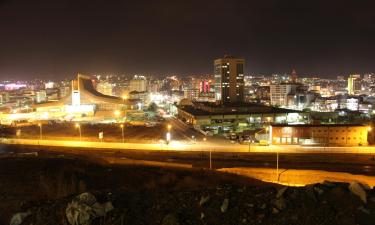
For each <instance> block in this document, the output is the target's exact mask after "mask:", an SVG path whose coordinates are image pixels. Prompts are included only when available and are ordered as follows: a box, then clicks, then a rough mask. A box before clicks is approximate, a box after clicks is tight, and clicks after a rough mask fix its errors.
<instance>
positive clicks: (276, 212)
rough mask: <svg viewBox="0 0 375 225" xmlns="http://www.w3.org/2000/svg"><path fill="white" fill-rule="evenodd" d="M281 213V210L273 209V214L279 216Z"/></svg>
mask: <svg viewBox="0 0 375 225" xmlns="http://www.w3.org/2000/svg"><path fill="white" fill-rule="evenodd" d="M279 212H280V210H278V209H277V208H272V213H273V214H278V213H279Z"/></svg>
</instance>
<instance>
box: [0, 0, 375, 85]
mask: <svg viewBox="0 0 375 225" xmlns="http://www.w3.org/2000/svg"><path fill="white" fill-rule="evenodd" d="M374 9H375V1H373V0H372V1H370V0H369V1H366V0H352V1H345V0H324V1H320V0H293V1H291V0H254V1H253V0H247V1H246V0H244V1H234V0H225V1H222V0H211V1H209V0H199V1H195V0H184V1H180V0H171V1H167V0H164V1H159V0H149V1H143V0H133V1H126V0H123V1H110V0H106V1H104V0H103V1H97V0H91V1H80V0H71V1H63V0H59V1H54V0H8V1H1V0H0V77H1V78H35V77H39V78H62V77H72V76H73V74H74V73H76V72H83V73H124V74H134V73H148V74H149V73H152V74H170V73H177V74H201V73H212V70H213V65H212V61H213V59H215V58H218V57H221V56H223V55H224V54H225V53H227V54H231V55H237V56H242V57H244V58H245V59H246V60H247V71H246V72H247V73H251V74H253V73H263V74H270V73H284V72H290V71H291V69H292V68H296V70H297V72H299V74H300V75H315V74H322V75H326V74H328V75H332V76H333V75H339V74H343V75H346V74H349V73H354V72H358V73H364V72H375V60H374V55H375V12H374Z"/></svg>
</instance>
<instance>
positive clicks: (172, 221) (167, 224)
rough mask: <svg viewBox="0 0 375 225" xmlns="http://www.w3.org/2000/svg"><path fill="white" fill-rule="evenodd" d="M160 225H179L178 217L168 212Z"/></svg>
mask: <svg viewBox="0 0 375 225" xmlns="http://www.w3.org/2000/svg"><path fill="white" fill-rule="evenodd" d="M161 224H162V225H179V224H180V223H179V222H178V218H177V216H176V215H175V214H168V215H166V216H165V217H164V218H163V221H162V223H161Z"/></svg>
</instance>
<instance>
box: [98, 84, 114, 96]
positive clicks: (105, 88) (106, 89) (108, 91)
mask: <svg viewBox="0 0 375 225" xmlns="http://www.w3.org/2000/svg"><path fill="white" fill-rule="evenodd" d="M96 90H97V91H98V92H100V93H102V94H104V95H109V96H112V95H113V86H112V84H111V83H109V82H107V81H105V82H99V83H98V84H97V86H96Z"/></svg>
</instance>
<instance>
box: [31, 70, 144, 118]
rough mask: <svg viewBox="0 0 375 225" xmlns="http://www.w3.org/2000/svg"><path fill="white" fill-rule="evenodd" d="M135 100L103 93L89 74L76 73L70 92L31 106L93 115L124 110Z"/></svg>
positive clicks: (135, 103) (135, 102)
mask: <svg viewBox="0 0 375 225" xmlns="http://www.w3.org/2000/svg"><path fill="white" fill-rule="evenodd" d="M137 103H138V102H137V101H136V100H131V99H123V98H119V97H115V96H109V95H104V94H102V93H100V92H98V91H97V90H96V89H95V87H94V84H93V80H92V79H91V77H90V76H86V75H82V74H78V75H77V79H75V80H72V82H71V87H70V93H69V94H68V95H67V96H65V97H64V98H62V99H60V100H59V101H55V102H47V103H42V104H35V105H33V108H34V109H35V110H36V111H37V112H38V111H43V112H45V111H47V112H65V113H78V114H79V113H82V114H86V115H95V114H96V113H97V112H100V111H111V112H113V111H115V110H120V111H126V110H133V109H136V108H137Z"/></svg>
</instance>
